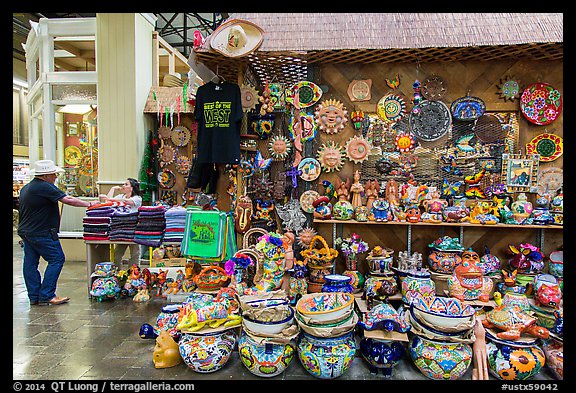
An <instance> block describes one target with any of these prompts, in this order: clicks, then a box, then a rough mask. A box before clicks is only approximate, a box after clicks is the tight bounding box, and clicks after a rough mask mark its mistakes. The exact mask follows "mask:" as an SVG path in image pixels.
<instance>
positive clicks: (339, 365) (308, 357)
mask: <svg viewBox="0 0 576 393" xmlns="http://www.w3.org/2000/svg"><path fill="white" fill-rule="evenodd" d="M355 353H356V342H355V340H354V330H352V331H351V332H349V333H346V334H344V335H342V336H339V337H327V338H321V337H315V336H312V335H310V334H308V333H305V332H302V336H301V338H300V342H299V343H298V358H299V359H300V363H302V366H303V367H304V368H305V369H306V371H308V372H309V373H310V374H311V375H313V376H314V377H316V378H320V379H334V378H338V377H339V376H341V375H343V374H344V373H345V372H346V371H347V370H348V369H349V368H350V365H351V364H352V361H354V356H355Z"/></svg>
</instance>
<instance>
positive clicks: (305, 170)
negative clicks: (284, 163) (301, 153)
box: [298, 157, 322, 181]
mask: <svg viewBox="0 0 576 393" xmlns="http://www.w3.org/2000/svg"><path fill="white" fill-rule="evenodd" d="M298 169H299V170H301V171H302V174H301V175H300V178H301V179H302V180H305V181H314V180H316V179H318V177H320V172H322V167H321V166H320V163H319V162H318V160H317V159H315V158H312V157H307V158H304V159H302V161H300V164H298Z"/></svg>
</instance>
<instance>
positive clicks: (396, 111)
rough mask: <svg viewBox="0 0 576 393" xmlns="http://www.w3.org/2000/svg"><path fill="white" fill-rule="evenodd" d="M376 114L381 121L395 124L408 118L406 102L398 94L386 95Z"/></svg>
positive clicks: (380, 102) (381, 100)
mask: <svg viewBox="0 0 576 393" xmlns="http://www.w3.org/2000/svg"><path fill="white" fill-rule="evenodd" d="M376 113H377V114H378V117H379V118H380V119H382V120H384V121H387V122H389V123H395V122H397V121H399V120H401V119H402V118H403V117H404V116H406V101H405V100H404V98H402V97H401V96H399V95H397V94H388V95H385V96H384V97H382V98H380V101H378V104H377V105H376Z"/></svg>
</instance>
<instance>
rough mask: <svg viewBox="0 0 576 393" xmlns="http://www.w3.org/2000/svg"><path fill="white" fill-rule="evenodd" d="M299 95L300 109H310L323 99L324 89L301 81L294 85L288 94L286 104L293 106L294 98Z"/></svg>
mask: <svg viewBox="0 0 576 393" xmlns="http://www.w3.org/2000/svg"><path fill="white" fill-rule="evenodd" d="M296 93H299V102H300V108H308V107H309V106H312V105H314V104H315V103H317V102H318V100H319V99H320V97H322V89H320V87H319V86H318V85H317V84H315V83H313V82H309V81H300V82H297V83H295V84H294V85H292V87H291V88H290V90H289V91H288V92H287V94H286V102H288V103H290V104H292V103H293V102H294V96H295V95H296Z"/></svg>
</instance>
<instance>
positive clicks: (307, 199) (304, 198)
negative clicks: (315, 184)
mask: <svg viewBox="0 0 576 393" xmlns="http://www.w3.org/2000/svg"><path fill="white" fill-rule="evenodd" d="M318 198H320V194H318V192H316V191H314V190H308V191H304V192H303V193H302V195H301V196H300V207H301V208H302V210H304V212H305V213H314V205H312V204H313V203H314V201H315V200H316V199H318Z"/></svg>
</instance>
